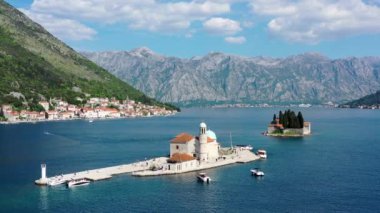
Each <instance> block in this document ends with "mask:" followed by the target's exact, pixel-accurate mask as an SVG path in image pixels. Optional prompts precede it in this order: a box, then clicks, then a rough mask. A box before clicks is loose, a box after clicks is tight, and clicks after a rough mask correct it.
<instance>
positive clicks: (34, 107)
mask: <svg viewBox="0 0 380 213" xmlns="http://www.w3.org/2000/svg"><path fill="white" fill-rule="evenodd" d="M29 110H30V111H36V112H43V111H45V109H44V107H43V106H41V105H40V104H35V103H30V104H29Z"/></svg>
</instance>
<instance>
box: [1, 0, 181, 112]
mask: <svg viewBox="0 0 380 213" xmlns="http://www.w3.org/2000/svg"><path fill="white" fill-rule="evenodd" d="M0 19H4V21H5V22H7V23H8V24H7V25H1V26H0V104H4V103H10V104H12V105H13V106H14V107H15V108H16V109H19V110H21V109H28V108H31V109H36V110H40V107H39V106H38V105H37V104H36V103H38V101H40V99H41V98H40V97H41V96H40V95H43V96H44V97H45V98H46V99H49V98H62V99H63V100H66V101H67V102H69V103H71V104H75V105H81V104H83V103H82V102H81V101H78V100H77V97H80V98H82V99H85V98H86V97H85V93H87V94H90V95H91V97H108V98H111V97H116V98H117V99H118V100H124V99H126V98H127V97H129V98H130V99H132V100H136V101H139V102H142V103H144V104H149V105H159V106H164V107H166V108H168V109H178V108H177V107H175V106H172V105H166V104H163V103H160V102H158V101H156V100H154V99H152V98H149V97H147V96H146V95H144V94H143V93H141V92H140V91H138V90H136V89H134V88H133V87H132V86H130V85H129V84H127V83H125V82H123V81H121V80H120V79H118V78H116V77H115V76H113V75H112V74H110V73H109V72H107V71H106V70H104V69H103V68H101V67H99V66H97V65H95V64H94V63H93V62H91V61H89V60H87V59H85V58H84V57H82V56H81V55H79V54H78V53H76V52H75V51H74V50H72V49H71V48H70V47H68V46H66V45H65V44H63V43H62V42H60V41H59V40H57V39H56V38H54V37H53V36H52V35H50V34H49V33H48V32H46V31H45V30H44V29H43V28H41V27H40V25H37V24H35V23H33V22H31V21H30V20H29V19H28V18H26V17H25V16H24V15H23V14H22V13H20V12H19V11H17V10H15V9H14V8H13V7H11V6H10V5H9V4H7V3H5V2H3V1H0ZM47 53H49V54H47ZM73 87H78V88H80V90H81V92H75V91H73ZM10 92H19V93H22V94H23V95H24V96H25V100H19V99H17V98H13V97H12V96H9V95H8V94H9V93H10ZM24 101H26V102H27V103H26V104H27V105H25V104H24V103H23V102H24Z"/></svg>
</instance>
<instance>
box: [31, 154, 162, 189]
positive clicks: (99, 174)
mask: <svg viewBox="0 0 380 213" xmlns="http://www.w3.org/2000/svg"><path fill="white" fill-rule="evenodd" d="M167 159H168V158H166V157H159V158H153V159H150V160H146V161H140V162H136V163H130V164H122V165H118V166H111V167H104V168H99V169H91V170H86V171H79V172H74V173H69V174H62V175H56V176H53V177H46V165H45V164H42V165H41V173H42V174H41V178H40V179H38V180H36V181H35V183H36V184H37V185H48V182H49V181H52V180H56V179H60V180H63V181H70V180H72V179H81V178H86V179H88V180H91V181H99V180H105V179H110V178H112V177H113V176H114V175H119V174H126V173H132V172H137V171H144V170H149V168H150V167H151V166H154V165H159V164H163V163H166V161H167Z"/></svg>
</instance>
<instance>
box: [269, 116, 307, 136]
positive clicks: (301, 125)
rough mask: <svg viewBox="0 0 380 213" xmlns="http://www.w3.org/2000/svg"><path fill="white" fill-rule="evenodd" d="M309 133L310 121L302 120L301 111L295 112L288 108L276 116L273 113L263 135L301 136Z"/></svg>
mask: <svg viewBox="0 0 380 213" xmlns="http://www.w3.org/2000/svg"><path fill="white" fill-rule="evenodd" d="M310 134H311V123H310V122H307V121H304V118H303V115H302V113H301V112H298V114H297V115H296V113H295V112H294V111H291V110H290V109H288V110H286V111H285V112H284V113H283V112H282V111H280V112H279V114H278V116H277V115H276V114H274V115H273V120H272V122H271V123H270V124H269V126H268V130H267V131H266V132H264V135H267V136H275V137H303V136H305V135H310Z"/></svg>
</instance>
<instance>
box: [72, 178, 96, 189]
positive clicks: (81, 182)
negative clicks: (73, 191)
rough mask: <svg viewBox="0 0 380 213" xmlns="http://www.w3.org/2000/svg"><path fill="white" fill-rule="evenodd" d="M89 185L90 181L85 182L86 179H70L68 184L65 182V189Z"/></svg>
mask: <svg viewBox="0 0 380 213" xmlns="http://www.w3.org/2000/svg"><path fill="white" fill-rule="evenodd" d="M89 183H90V181H89V180H87V179H86V178H81V179H71V180H70V181H69V182H67V187H73V186H83V185H88V184H89Z"/></svg>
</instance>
